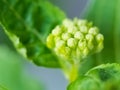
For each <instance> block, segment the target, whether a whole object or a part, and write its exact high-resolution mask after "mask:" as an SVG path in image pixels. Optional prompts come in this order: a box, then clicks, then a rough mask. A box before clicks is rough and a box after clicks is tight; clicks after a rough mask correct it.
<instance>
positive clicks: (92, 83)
mask: <svg viewBox="0 0 120 90" xmlns="http://www.w3.org/2000/svg"><path fill="white" fill-rule="evenodd" d="M119 83H120V65H119V64H115V63H113V64H103V65H100V66H97V67H95V68H93V69H91V70H89V71H88V72H87V73H86V74H85V75H84V76H80V77H79V78H78V79H77V80H76V81H74V82H72V83H71V84H70V85H69V86H68V90H120V85H119Z"/></svg>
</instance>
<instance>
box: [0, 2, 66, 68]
mask: <svg viewBox="0 0 120 90" xmlns="http://www.w3.org/2000/svg"><path fill="white" fill-rule="evenodd" d="M64 18H65V15H64V13H63V12H62V11H60V9H59V8H57V7H55V6H53V5H52V4H50V3H49V2H47V1H46V0H34V1H33V0H23V1H21V0H0V22H1V23H2V24H3V25H4V27H5V28H6V31H7V34H8V33H9V37H10V38H11V37H15V36H16V38H18V39H17V40H19V43H18V44H17V45H16V48H17V49H21V48H25V49H26V51H27V52H26V54H27V58H28V59H30V60H33V62H35V63H36V64H37V65H40V66H46V67H59V63H58V60H57V58H56V56H55V55H54V54H52V52H51V51H50V50H49V49H48V48H47V47H46V45H45V43H46V36H47V35H48V34H49V32H50V31H51V30H52V28H54V26H56V25H57V24H60V23H61V21H62V19H64ZM11 39H12V41H13V43H14V44H15V43H17V41H16V39H15V38H11Z"/></svg>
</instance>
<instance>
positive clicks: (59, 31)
mask: <svg viewBox="0 0 120 90" xmlns="http://www.w3.org/2000/svg"><path fill="white" fill-rule="evenodd" d="M61 32H62V31H61V29H60V27H59V26H56V28H55V29H53V30H52V34H53V35H54V36H57V35H60V34H61Z"/></svg>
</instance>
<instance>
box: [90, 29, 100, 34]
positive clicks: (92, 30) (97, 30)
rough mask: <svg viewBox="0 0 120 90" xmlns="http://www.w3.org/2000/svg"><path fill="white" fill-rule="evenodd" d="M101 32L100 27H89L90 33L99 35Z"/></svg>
mask: <svg viewBox="0 0 120 90" xmlns="http://www.w3.org/2000/svg"><path fill="white" fill-rule="evenodd" d="M98 32H99V29H98V28H97V27H92V28H90V29H89V33H90V34H93V35H97V34H98Z"/></svg>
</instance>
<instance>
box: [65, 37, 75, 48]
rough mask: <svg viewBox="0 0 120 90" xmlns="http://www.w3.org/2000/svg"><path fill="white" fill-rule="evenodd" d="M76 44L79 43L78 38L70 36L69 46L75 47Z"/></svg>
mask: <svg viewBox="0 0 120 90" xmlns="http://www.w3.org/2000/svg"><path fill="white" fill-rule="evenodd" d="M76 44H77V40H76V39H74V38H69V39H68V40H67V45H68V47H71V48H75V46H76Z"/></svg>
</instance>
